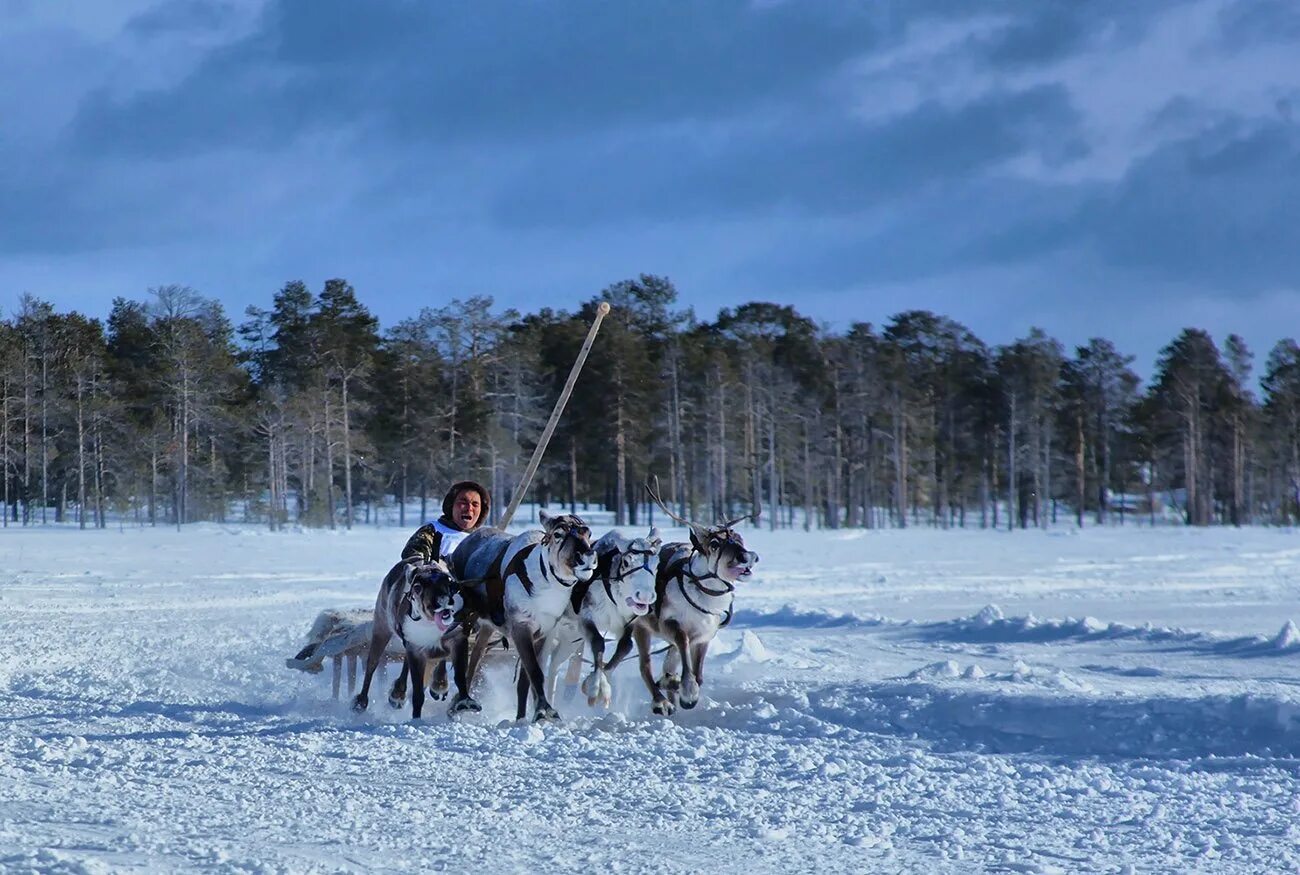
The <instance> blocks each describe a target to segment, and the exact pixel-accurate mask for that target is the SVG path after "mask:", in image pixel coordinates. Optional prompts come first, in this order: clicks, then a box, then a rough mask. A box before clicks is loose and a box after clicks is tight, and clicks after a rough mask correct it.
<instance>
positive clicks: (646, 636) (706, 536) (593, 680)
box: [353, 487, 758, 721]
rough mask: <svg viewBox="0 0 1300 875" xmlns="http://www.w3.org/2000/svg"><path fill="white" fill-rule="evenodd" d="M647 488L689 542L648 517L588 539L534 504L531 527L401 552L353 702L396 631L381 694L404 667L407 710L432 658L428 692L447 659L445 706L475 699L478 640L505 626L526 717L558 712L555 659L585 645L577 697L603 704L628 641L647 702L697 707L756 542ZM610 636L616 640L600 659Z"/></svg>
mask: <svg viewBox="0 0 1300 875" xmlns="http://www.w3.org/2000/svg"><path fill="white" fill-rule="evenodd" d="M647 489H648V487H647ZM650 495H651V497H652V498H653V499H654V501H655V503H656V504H657V505H658V506H659V507H660V508H661V509H662V510H663V511H664V512H665V513H667V514H668V515H669V516H670V517H672V519H674V520H676V521H677V522H678V523H680V524H682V525H684V526H686V527H687V528H688V529H689V531H690V540H689V542H681V543H668V544H662V543H661V542H660V537H659V532H658V530H657V529H655V528H653V527H652V528H651V529H650V531H649V533H648V534H647V535H646V536H645V537H640V538H628V537H625V536H624V535H623V534H622V533H620V532H619V531H617V530H614V531H610V532H608V533H606V534H605V535H604V536H602V537H601V538H600V539H598V540H596V541H594V542H593V540H592V537H591V530H590V529H589V528H588V527H587V525H586V523H584V522H583V521H582V519H580V518H579V517H577V516H574V515H572V514H562V515H559V516H550V515H548V514H546V513H545V512H543V513H541V514H540V521H541V528H540V529H538V530H533V531H527V532H524V533H523V534H520V535H510V534H508V533H506V532H504V531H502V530H501V529H493V528H481V529H476V530H475V531H473V532H471V533H470V534H469V535H468V536H467V537H465V538H464V540H463V541H461V542H460V543H459V545H458V546H456V548H455V550H454V552H452V554H451V558H450V562H448V561H447V560H445V559H436V560H435V561H433V562H422V561H412V560H409V559H407V560H403V561H402V562H399V563H398V564H397V565H396V566H394V567H393V569H392V570H391V571H389V573H388V575H387V576H386V577H385V578H384V582H383V585H382V586H381V587H380V591H379V596H378V598H377V600H376V604H375V621H374V626H373V633H372V635H373V637H372V639H371V642H370V648H369V652H368V656H367V660H366V670H365V678H364V681H363V683H362V687H361V691H360V692H359V693H358V694H357V696H356V698H355V699H354V700H353V708H354V709H355V710H357V711H364V710H365V709H366V707H367V705H368V704H369V691H370V684H371V680H372V678H373V675H374V673H375V670H376V668H377V667H378V666H379V664H380V662H381V661H382V660H383V658H384V653H385V650H386V648H387V647H388V645H389V642H390V641H391V640H392V638H393V637H394V636H396V637H397V638H399V639H400V640H401V642H402V644H403V647H404V649H405V652H406V664H405V665H404V667H403V669H402V674H401V676H400V677H399V678H398V680H397V682H396V683H395V684H394V685H393V688H392V690H391V691H390V694H389V704H390V705H392V706H393V707H402V706H403V705H404V704H405V698H406V679H407V677H408V675H409V677H410V678H411V687H412V694H411V698H412V716H413V717H416V718H419V717H420V714H421V710H422V707H423V704H424V698H425V696H424V680H423V679H424V677H425V665H426V663H427V662H428V661H429V660H437V661H438V662H439V666H438V671H437V672H435V680H434V683H433V686H432V692H433V694H434V695H435V696H437V697H441V696H444V695H446V674H445V665H446V661H447V660H450V661H451V663H452V666H453V674H454V678H455V682H456V694H455V696H454V697H453V699H452V702H451V705H450V713H451V714H452V715H456V714H458V713H462V712H467V711H478V710H481V708H480V706H479V704H478V702H477V701H475V699H474V697H473V695H472V692H471V691H472V689H473V686H474V679H475V675H476V674H477V673H478V668H479V665H480V664H481V662H482V658H483V655H484V653H485V651H486V650H487V648H488V647H490V646H492V645H493V644H494V643H497V642H499V641H500V640H501V639H503V638H504V639H505V641H506V642H508V646H510V647H513V648H514V649H515V651H516V652H517V654H518V657H519V677H518V681H517V689H516V692H517V696H518V708H517V713H516V717H517V718H520V719H522V718H524V717H525V716H527V704H528V697H529V694H530V693H531V695H532V700H533V715H534V719H536V720H539V721H547V720H558V719H559V713H558V712H557V711H556V710H555V707H554V706H553V705H552V703H551V700H552V698H553V697H554V695H555V687H556V682H557V678H558V674H559V669H560V666H561V665H563V664H564V663H565V662H567V661H568V660H569V659H571V658H573V657H574V656H576V655H579V654H580V653H581V651H582V649H583V646H584V645H585V646H586V648H587V649H589V651H590V659H591V663H592V666H593V667H592V670H591V672H590V673H589V674H588V675H587V676H586V677H585V678H584V679H583V680H582V687H581V688H582V691H583V693H584V694H585V695H586V697H587V702H588V704H590V705H597V704H603V705H608V704H609V702H610V698H611V695H612V688H611V684H610V679H609V673H610V672H612V671H613V670H614V668H616V667H617V666H618V664H619V663H620V662H622V660H623V659H624V658H625V657H626V656H627V655H628V654H629V653H630V652H631V649H632V646H633V644H635V645H636V648H637V651H638V661H639V664H640V670H641V677H642V679H643V680H644V681H645V685H646V688H647V690H648V691H649V693H650V697H651V700H652V709H653V711H654V713H655V714H660V715H665V716H666V715H669V714H672V713H673V711H674V710H676V708H677V707H679V706H680V707H682V708H693V707H695V705H696V703H697V702H698V701H699V697H700V686H701V684H702V683H703V681H704V663H705V656H706V655H707V653H708V649H709V644H710V642H712V640H713V638H714V636H715V635H717V632H718V630H719V629H720V628H721V627H723V626H725V625H726V624H727V623H728V622H729V621H730V619H731V614H732V601H733V598H734V593H735V586H736V583H737V582H739V581H741V580H744V579H745V578H747V577H748V576H749V575H750V574H751V571H752V568H753V565H754V563H755V562H757V561H758V554H756V553H754V552H752V551H750V550H748V549H746V548H745V543H744V540H743V539H742V538H741V536H740V534H739V533H738V532H736V531H735V529H734V528H733V526H734V525H735V524H736V523H737V522H739V521H740V519H743V517H741V518H740V519H735V520H730V521H728V522H725V523H720V524H717V525H713V526H704V525H700V524H697V523H693V522H688V521H687V520H684V519H682V518H681V517H678V516H676V515H675V514H673V513H672V512H671V511H670V510H668V508H667V507H666V506H665V505H664V503H663V502H662V501H661V500H660V498H659V496H658V495H657V494H655V492H654V491H650ZM656 638H660V639H663V640H664V641H665V642H666V643H667V649H666V653H665V656H664V663H663V671H662V674H661V675H660V676H659V677H658V678H655V676H654V672H653V670H652V668H651V664H650V657H651V648H652V646H653V642H654V640H655V639H656ZM607 640H612V641H614V642H615V644H614V651H613V654H612V655H611V656H610V658H609V659H608V661H606V658H605V651H606V646H607V645H606V642H607Z"/></svg>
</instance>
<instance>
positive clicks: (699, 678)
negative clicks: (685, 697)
mask: <svg viewBox="0 0 1300 875" xmlns="http://www.w3.org/2000/svg"><path fill="white" fill-rule="evenodd" d="M691 649H692V654H693V655H692V657H691V667H692V668H693V669H694V674H695V682H696V684H698V685H699V686H698V687H697V688H696V698H697V699H698V698H699V687H702V686H704V657H705V656H706V655H707V654H708V652H709V642H707V641H702V642H700V643H699V644H692V645H691Z"/></svg>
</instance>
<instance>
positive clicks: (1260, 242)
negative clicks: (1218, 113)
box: [1076, 120, 1300, 292]
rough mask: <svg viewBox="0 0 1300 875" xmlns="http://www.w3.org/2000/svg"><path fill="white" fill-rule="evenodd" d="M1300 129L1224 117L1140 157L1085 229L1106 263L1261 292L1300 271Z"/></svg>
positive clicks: (1089, 214) (1088, 216)
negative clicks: (1299, 209) (1299, 210)
mask: <svg viewBox="0 0 1300 875" xmlns="http://www.w3.org/2000/svg"><path fill="white" fill-rule="evenodd" d="M1296 204H1300V130H1297V128H1296V127H1295V126H1294V125H1291V124H1288V123H1286V122H1284V121H1279V120H1267V121H1262V122H1259V121H1257V122H1246V121H1242V120H1238V121H1236V122H1234V123H1225V124H1221V125H1218V126H1216V127H1215V128H1213V129H1211V130H1209V131H1207V132H1204V133H1202V134H1200V135H1198V136H1192V137H1187V138H1185V139H1182V140H1179V141H1176V142H1172V143H1169V144H1167V145H1164V146H1162V147H1160V148H1158V149H1156V150H1154V151H1153V152H1152V153H1151V154H1150V155H1148V156H1147V157H1145V158H1143V159H1142V160H1140V161H1138V162H1136V163H1135V164H1134V165H1133V166H1132V167H1131V168H1130V169H1129V171H1128V173H1126V174H1125V176H1124V179H1123V180H1122V181H1121V182H1120V184H1119V185H1117V186H1115V187H1114V188H1113V189H1111V190H1109V191H1107V192H1106V193H1105V194H1104V195H1101V196H1099V197H1097V198H1096V199H1095V201H1094V203H1092V204H1091V205H1090V206H1089V207H1088V208H1087V209H1086V210H1085V211H1084V212H1083V214H1082V215H1081V216H1080V218H1079V219H1078V221H1077V224H1076V230H1077V231H1078V232H1079V234H1080V235H1081V236H1084V237H1086V238H1088V239H1092V240H1094V241H1095V242H1096V245H1097V247H1098V250H1099V253H1100V254H1101V255H1102V257H1103V258H1104V259H1106V261H1108V262H1111V263H1114V264H1118V265H1122V266H1127V267H1131V268H1135V269H1139V270H1142V271H1144V272H1152V273H1156V274H1159V275H1161V276H1165V277H1175V278H1180V279H1186V280H1195V281H1198V282H1211V283H1215V284H1220V286H1221V288H1223V290H1224V291H1227V292H1231V291H1232V290H1241V291H1254V290H1258V289H1259V288H1260V287H1261V286H1262V287H1269V286H1276V285H1285V284H1294V283H1295V282H1296V277H1297V276H1300V223H1297V222H1296V221H1295V220H1294V216H1295V215H1296Z"/></svg>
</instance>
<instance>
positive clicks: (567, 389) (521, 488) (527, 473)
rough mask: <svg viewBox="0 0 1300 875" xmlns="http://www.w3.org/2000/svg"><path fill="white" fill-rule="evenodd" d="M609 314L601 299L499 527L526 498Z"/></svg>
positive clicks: (504, 523)
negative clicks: (588, 354)
mask: <svg viewBox="0 0 1300 875" xmlns="http://www.w3.org/2000/svg"><path fill="white" fill-rule="evenodd" d="M607 315H609V304H608V303H607V302H605V301H601V302H600V306H599V307H597V308H596V319H595V321H593V322H592V323H591V328H590V329H589V330H588V331H587V339H586V340H584V341H583V342H582V349H581V350H580V351H579V352H578V360H577V361H575V362H574V363H573V368H572V370H570V371H569V379H568V380H566V381H565V383H564V390H563V391H562V392H560V398H559V400H558V401H556V402H555V409H554V410H552V411H551V418H550V419H548V420H547V421H546V428H544V429H542V436H541V437H540V438H538V439H537V449H535V450H533V457H532V458H531V459H529V460H528V467H527V468H525V469H524V476H523V479H521V480H520V481H519V485H518V486H516V487H515V494H514V497H512V498H511V499H510V506H509V507H507V508H506V512H505V516H503V517H501V519H500V521H499V522H498V523H497V527H498V528H502V529H504V528H505V527H506V526H508V525H510V520H512V519H513V518H514V515H515V511H516V510H518V509H519V502H521V501H523V500H524V495H525V493H527V492H528V487H529V485H530V484H531V483H532V482H533V475H534V474H536V473H537V466H538V465H540V464H541V463H542V456H543V455H545V453H546V445H547V444H549V443H550V442H551V435H552V434H554V433H555V426H556V423H558V422H559V421H560V414H562V413H564V405H565V404H567V403H568V402H569V395H571V394H572V393H573V384H574V383H576V382H578V374H579V372H581V371H582V366H583V364H584V363H586V361H587V353H589V352H591V344H592V343H593V342H594V341H595V340H596V332H597V331H599V330H600V323H601V322H602V321H603V320H604V318H605V317H606V316H607Z"/></svg>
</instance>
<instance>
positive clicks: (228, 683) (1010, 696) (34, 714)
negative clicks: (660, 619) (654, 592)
mask: <svg viewBox="0 0 1300 875" xmlns="http://www.w3.org/2000/svg"><path fill="white" fill-rule="evenodd" d="M406 534H407V532H405V531H401V530H397V529H393V528H385V529H380V530H376V529H368V530H357V531H354V532H351V533H342V532H340V533H327V532H297V533H281V534H269V533H266V532H264V531H261V530H258V529H253V528H222V527H216V526H209V527H195V528H193V529H192V530H187V531H185V532H184V533H180V534H178V533H177V532H175V531H172V530H131V529H128V530H127V531H125V532H118V531H107V532H85V533H82V532H76V531H66V530H55V529H47V530H28V531H22V530H15V529H8V530H5V531H0V724H2V726H3V728H2V729H0V870H2V871H4V872H27V871H33V872H37V871H38V872H117V871H135V870H141V871H146V870H147V871H174V870H185V871H194V870H199V871H221V872H224V871H231V872H304V871H320V872H336V871H372V870H384V871H413V870H434V871H438V870H442V869H446V870H449V871H460V870H465V869H469V868H471V867H480V866H482V867H487V868H486V870H485V871H492V872H511V871H519V870H525V869H534V870H537V871H572V870H585V871H624V872H654V871H665V872H696V871H706V870H707V871H717V872H724V871H725V872H734V871H744V872H746V873H761V872H783V873H785V872H793V871H809V870H817V871H820V872H833V871H852V872H860V871H867V870H873V871H913V872H927V873H928V872H986V871H991V872H1050V871H1063V872H1117V871H1136V872H1152V871H1159V872H1164V871H1176V872H1185V871H1207V872H1211V871H1212V872H1251V873H1256V872H1283V871H1296V870H1298V869H1300V634H1297V633H1296V631H1295V629H1294V627H1289V626H1286V623H1287V622H1288V620H1289V619H1291V618H1293V617H1294V618H1296V619H1297V620H1300V604H1297V595H1298V594H1300V535H1297V534H1296V533H1295V532H1286V531H1277V530H1263V529H1258V530H1246V531H1233V530H1228V529H1215V530H1209V531H1188V530H1186V529H1180V528H1162V529H1155V530H1151V529H1146V528H1143V529H1135V528H1128V529H1123V530H1120V529H1109V530H1100V529H1088V530H1085V531H1083V532H1066V531H1061V532H1056V533H1043V532H1015V533H1005V532H999V533H992V532H977V531H967V532H935V531H930V530H909V531H902V532H899V531H889V532H870V533H868V532H820V533H817V532H814V533H811V534H805V533H803V532H777V533H770V532H766V531H751V532H748V533H747V541H748V542H749V544H750V546H751V547H753V548H754V549H756V550H757V551H758V552H759V553H760V554H761V555H762V561H761V562H760V563H759V565H758V566H757V568H756V574H755V576H754V579H753V580H752V581H751V582H748V583H745V584H743V585H742V590H741V593H740V597H739V600H738V602H737V608H738V610H737V613H736V617H735V622H734V623H733V624H732V626H731V627H729V628H728V629H726V630H724V631H723V633H722V634H721V635H720V637H719V640H718V642H716V643H715V646H714V648H713V650H712V651H711V655H710V659H709V662H708V664H707V672H706V680H705V683H704V698H703V701H702V702H701V705H700V707H699V708H697V709H696V710H694V711H689V712H678V714H677V715H676V716H675V717H673V718H670V719H667V720H665V719H661V718H656V717H653V716H651V715H650V714H649V707H648V705H649V699H648V696H647V695H646V693H645V691H644V688H643V687H642V686H641V683H640V679H639V677H638V676H637V674H636V671H635V666H634V664H631V663H629V664H627V665H625V666H624V667H622V668H620V669H619V670H618V672H616V674H615V684H616V690H615V700H614V705H613V708H612V709H611V710H610V711H607V712H606V711H599V712H598V711H593V710H591V709H589V708H588V707H587V706H586V702H585V700H584V699H582V698H581V697H578V698H576V699H572V700H569V701H564V700H563V696H561V699H562V701H561V702H559V703H558V704H559V706H560V708H561V711H562V712H563V714H564V717H565V720H564V722H563V723H562V724H560V725H549V726H544V727H538V726H534V725H529V724H516V723H514V721H513V720H512V719H511V718H513V711H514V708H513V691H512V690H511V689H509V688H510V675H511V672H512V666H511V664H510V663H509V662H508V661H505V660H502V659H498V660H497V661H496V662H495V663H494V664H492V665H491V666H490V667H489V668H488V670H487V673H486V678H485V681H486V683H487V687H486V689H485V690H484V691H483V692H482V696H481V698H482V699H483V701H484V704H485V710H484V713H483V714H481V715H476V716H473V717H471V718H468V719H465V720H464V721H462V722H457V723H452V722H449V721H448V719H447V718H446V716H445V715H444V713H443V710H444V709H443V707H442V705H441V703H433V704H434V708H433V710H432V711H431V712H428V713H427V714H426V717H427V719H426V720H424V721H421V722H419V723H412V722H411V721H410V719H409V710H408V712H407V713H405V714H403V713H401V712H395V711H391V710H389V709H388V708H387V706H386V705H384V704H383V696H382V691H381V693H380V695H377V696H372V701H373V702H375V704H372V705H371V709H370V711H369V713H366V714H364V715H354V714H352V713H351V712H350V711H349V710H348V709H347V707H346V703H345V702H336V701H333V700H332V699H331V697H330V690H329V679H328V674H329V673H328V671H327V672H326V673H325V674H324V675H318V676H311V675H305V674H302V673H299V672H296V671H291V670H289V669H287V668H285V666H284V660H285V657H287V656H290V655H292V654H293V653H294V651H296V650H297V648H298V646H299V645H300V644H301V642H302V636H303V635H304V634H305V633H306V631H307V629H308V627H309V625H310V623H311V620H312V618H313V617H314V616H315V614H316V612H317V611H318V610H320V609H322V608H326V607H356V606H365V605H368V604H371V603H373V598H374V593H375V591H376V589H377V587H378V582H379V578H380V577H381V575H382V573H383V572H384V571H385V570H386V569H387V567H388V566H389V565H390V564H391V562H392V560H393V559H394V557H395V556H396V554H397V552H398V551H399V550H400V548H401V545H402V543H403V542H404V540H405V536H406ZM665 534H666V535H668V536H670V537H680V536H681V534H682V533H681V532H680V531H673V530H668V531H666V532H665Z"/></svg>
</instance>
